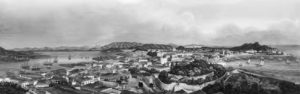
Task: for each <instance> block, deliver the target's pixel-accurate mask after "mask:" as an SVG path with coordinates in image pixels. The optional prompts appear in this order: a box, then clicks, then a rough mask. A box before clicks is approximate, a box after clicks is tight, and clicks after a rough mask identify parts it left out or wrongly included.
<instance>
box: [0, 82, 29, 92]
mask: <svg viewBox="0 0 300 94" xmlns="http://www.w3.org/2000/svg"><path fill="white" fill-rule="evenodd" d="M26 92H27V90H26V89H23V88H22V87H21V86H20V85H18V84H16V83H11V82H0V94H26Z"/></svg>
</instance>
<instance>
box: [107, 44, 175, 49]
mask: <svg viewBox="0 0 300 94" xmlns="http://www.w3.org/2000/svg"><path fill="white" fill-rule="evenodd" d="M172 48H174V46H173V45H167V44H143V43H137V42H113V43H110V44H107V45H104V46H102V47H101V49H102V50H108V49H113V50H116V49H141V50H148V49H172Z"/></svg>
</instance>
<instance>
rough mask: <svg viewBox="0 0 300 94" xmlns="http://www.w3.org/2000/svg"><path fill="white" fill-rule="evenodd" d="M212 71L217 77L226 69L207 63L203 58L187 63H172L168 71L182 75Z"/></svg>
mask: <svg viewBox="0 0 300 94" xmlns="http://www.w3.org/2000/svg"><path fill="white" fill-rule="evenodd" d="M211 72H214V73H215V74H216V75H217V76H218V77H220V76H221V75H223V74H224V73H225V72H226V70H225V68H224V67H223V66H221V65H217V64H209V63H208V62H207V61H205V60H195V61H193V62H191V63H190V64H187V65H176V64H175V65H173V66H172V68H171V70H170V73H171V74H175V75H182V76H199V75H203V74H208V73H211Z"/></svg>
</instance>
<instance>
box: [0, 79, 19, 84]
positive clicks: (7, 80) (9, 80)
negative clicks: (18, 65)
mask: <svg viewBox="0 0 300 94" xmlns="http://www.w3.org/2000/svg"><path fill="white" fill-rule="evenodd" d="M0 82H12V83H18V82H19V81H18V80H14V79H10V78H0Z"/></svg>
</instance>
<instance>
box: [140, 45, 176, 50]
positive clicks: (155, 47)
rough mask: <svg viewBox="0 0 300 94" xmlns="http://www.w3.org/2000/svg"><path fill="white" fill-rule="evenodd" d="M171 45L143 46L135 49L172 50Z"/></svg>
mask: <svg viewBox="0 0 300 94" xmlns="http://www.w3.org/2000/svg"><path fill="white" fill-rule="evenodd" d="M172 48H174V47H173V46H172V45H166V44H144V45H142V46H138V47H136V49H172Z"/></svg>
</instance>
